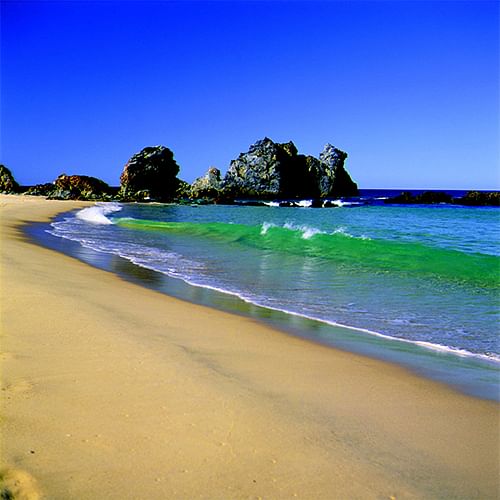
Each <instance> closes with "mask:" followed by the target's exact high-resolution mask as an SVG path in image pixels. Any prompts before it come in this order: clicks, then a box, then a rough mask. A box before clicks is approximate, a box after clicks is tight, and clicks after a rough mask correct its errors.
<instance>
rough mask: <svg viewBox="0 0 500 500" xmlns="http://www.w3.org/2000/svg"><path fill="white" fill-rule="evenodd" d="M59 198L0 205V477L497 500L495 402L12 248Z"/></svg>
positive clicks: (200, 490)
mask: <svg viewBox="0 0 500 500" xmlns="http://www.w3.org/2000/svg"><path fill="white" fill-rule="evenodd" d="M69 203H70V202H48V201H46V200H40V199H31V198H25V197H10V196H1V197H0V205H1V210H2V214H1V231H2V233H1V252H2V256H1V258H2V261H1V267H0V269H1V273H2V285H1V293H2V300H1V303H2V339H1V340H2V344H1V359H2V390H3V395H4V396H5V397H4V398H3V403H2V411H1V414H2V426H3V432H2V454H1V455H2V467H4V468H5V467H7V468H8V469H9V470H13V469H15V470H18V471H19V470H20V471H26V472H27V473H28V474H30V475H31V476H33V477H34V478H35V479H36V481H37V482H38V485H39V486H38V488H39V489H40V491H42V492H43V493H45V494H46V495H47V496H48V497H50V498H91V497H93V496H97V497H102V498H194V497H201V498H221V497H222V498H225V497H226V498H227V497H230V498H255V497H258V496H261V497H266V498H292V497H293V496H294V495H296V496H297V497H298V498H391V496H392V497H393V498H424V497H425V498H438V497H454V498H495V497H496V495H497V494H498V479H497V478H498V471H499V466H498V452H497V449H498V443H499V440H498V431H499V429H498V421H499V405H498V404H495V403H492V402H489V401H484V400H480V399H476V398H472V397H469V396H465V395H461V394H458V393H457V392H455V391H453V390H451V389H449V388H447V387H445V386H444V385H442V384H439V383H437V382H432V381H429V380H426V379H423V378H422V377H419V376H416V375H414V374H412V373H410V372H408V371H407V370H405V369H403V368H401V367H398V366H395V365H391V364H389V363H385V362H382V361H378V360H374V359H371V358H367V357H363V356H360V355H357V354H352V353H347V352H344V351H340V350H336V349H333V348H331V347H324V346H321V345H317V344H314V343H313V342H309V341H306V340H303V339H300V338H298V337H292V336H289V335H287V334H285V333H282V332H280V331H277V330H274V329H272V328H270V327H268V326H266V325H263V324H261V323H259V322H257V321H255V320H252V319H248V318H244V317H241V316H236V315H233V314H228V313H225V312H221V311H218V310H215V309H209V308H207V307H203V306H199V305H195V304H191V303H187V302H183V301H180V300H178V299H175V298H172V297H167V296H165V295H163V294H161V293H159V292H155V291H152V290H150V289H147V288H144V287H140V286H138V285H134V284H131V283H129V282H126V281H124V280H122V279H120V278H119V277H118V276H116V275H113V274H111V273H110V272H104V271H102V270H98V269H95V268H92V267H90V266H88V265H86V264H84V263H82V262H79V261H78V260H76V259H74V258H71V257H68V256H66V255H63V254H59V253H56V252H55V251H52V250H48V249H46V248H44V247H41V246H38V245H35V244H33V243H31V242H29V241H28V240H27V239H26V238H25V237H23V236H22V234H21V232H20V230H19V229H18V228H19V226H20V225H21V224H23V223H26V222H29V221H33V222H34V221H42V220H47V219H48V218H50V217H51V216H53V215H55V214H56V213H58V212H62V211H68V210H69ZM86 205H88V204H83V203H75V204H73V206H74V207H75V208H78V207H80V206H86ZM20 474H21V473H20ZM124 485H126V486H124ZM26 488H28V486H26Z"/></svg>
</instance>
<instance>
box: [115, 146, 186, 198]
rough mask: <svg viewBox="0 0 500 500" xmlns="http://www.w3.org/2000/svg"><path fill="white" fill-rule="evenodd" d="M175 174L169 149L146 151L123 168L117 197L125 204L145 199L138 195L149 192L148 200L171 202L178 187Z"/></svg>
mask: <svg viewBox="0 0 500 500" xmlns="http://www.w3.org/2000/svg"><path fill="white" fill-rule="evenodd" d="M178 173H179V165H177V163H176V161H175V160H174V153H172V151H171V150H170V149H168V148H166V147H165V146H152V147H146V148H144V149H143V150H142V151H140V152H139V153H137V154H135V155H134V156H132V158H130V160H129V161H128V162H127V164H126V165H125V167H124V169H123V172H122V174H121V176H120V183H121V189H120V196H121V197H122V199H124V200H138V199H144V198H143V197H142V198H141V197H138V196H137V193H141V192H143V191H148V192H149V196H150V198H151V199H154V200H158V201H171V200H173V199H174V198H175V197H176V192H177V189H178V187H179V180H178V179H177V174H178ZM141 196H143V195H142V194H141Z"/></svg>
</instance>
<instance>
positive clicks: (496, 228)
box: [46, 204, 500, 399]
mask: <svg viewBox="0 0 500 500" xmlns="http://www.w3.org/2000/svg"><path fill="white" fill-rule="evenodd" d="M499 222H500V211H499V210H498V209H496V208H466V207H457V206H441V205H440V206H418V207H410V206H384V205H382V206H380V205H378V206H373V205H369V206H361V205H356V206H351V207H342V208H332V209H309V208H283V207H281V208H278V207H250V206H243V207H242V206H214V205H210V206H203V207H191V206H176V205H116V204H106V205H101V206H97V207H92V208H90V209H85V210H83V211H80V212H79V213H77V214H70V215H68V214H66V215H65V216H63V217H61V218H59V219H58V220H57V221H55V222H54V223H52V226H51V227H50V228H49V229H48V231H49V232H50V234H51V235H55V236H58V237H60V238H63V239H66V240H71V241H73V242H75V243H77V246H78V247H80V248H85V249H87V250H89V251H91V253H93V254H94V255H97V254H101V256H102V255H108V256H119V257H121V258H123V259H126V260H127V261H129V262H130V263H133V264H134V265H135V266H140V267H141V268H143V269H149V270H151V271H155V272H156V273H160V275H163V276H166V277H170V278H176V279H178V280H181V281H182V282H184V283H185V284H188V285H190V286H186V285H184V286H185V288H186V289H195V290H198V291H201V290H203V289H204V290H206V291H208V293H212V294H214V293H215V294H218V295H221V296H226V297H228V296H233V297H236V300H235V301H233V305H232V306H229V309H231V308H233V309H234V308H236V309H238V306H235V304H236V303H237V302H238V301H239V302H241V301H244V303H246V304H247V306H248V307H247V310H246V311H244V312H245V313H248V314H254V315H257V316H260V317H265V316H266V313H263V312H262V310H261V309H260V308H259V307H256V306H262V307H263V308H265V309H264V310H265V311H280V312H279V313H276V312H274V313H272V314H267V316H268V319H269V320H271V321H275V322H277V323H280V324H284V323H287V325H286V328H288V329H289V330H293V331H294V333H297V334H300V335H303V336H306V337H309V338H312V339H314V340H317V341H320V342H323V343H326V344H330V345H335V346H337V347H342V348H345V349H349V350H355V351H357V352H363V353H365V354H370V355H375V356H378V357H383V358H384V359H390V360H392V361H396V362H399V363H402V364H405V365H407V366H410V367H411V368H412V369H414V370H417V371H420V372H423V373H426V374H428V375H430V376H432V377H434V378H438V379H439V380H445V381H447V382H448V383H453V384H455V385H456V384H458V385H459V386H460V387H461V388H463V389H464V390H466V391H467V392H471V393H474V394H476V395H480V396H483V397H488V398H493V399H498V375H499V371H498V370H499V367H500V349H499V343H498V324H499V323H498V319H499V318H498V315H499V309H500V308H499V281H500V280H499V276H500V257H499V253H500V248H499V241H500V238H499V236H500V234H499V233H500V224H499ZM46 237H48V236H46ZM96 252H97V254H96ZM70 253H71V252H70ZM154 274H155V273H154ZM181 288H182V287H181ZM183 294H184V296H185V295H186V293H185V292H182V293H180V295H181V296H183ZM187 295H190V292H189V293H188V294H187ZM194 295H196V293H195V294H194ZM198 295H199V293H198ZM188 298H189V299H190V300H195V301H198V300H196V298H194V299H192V298H191V297H188ZM217 300H218V299H217ZM217 300H216V302H217ZM202 302H203V301H202ZM221 302H225V300H224V299H221ZM226 306H227V304H226ZM241 309H242V310H243V309H245V308H244V307H243V308H241ZM255 310H258V311H260V312H258V313H256V312H255ZM280 318H281V319H280ZM310 319H313V320H315V321H309V320H310ZM336 325H344V326H347V327H349V329H347V330H346V329H339V328H335V326H336Z"/></svg>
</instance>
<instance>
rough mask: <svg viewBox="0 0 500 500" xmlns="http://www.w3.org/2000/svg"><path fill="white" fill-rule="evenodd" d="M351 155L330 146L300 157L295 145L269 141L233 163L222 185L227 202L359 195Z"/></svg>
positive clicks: (259, 142)
mask: <svg viewBox="0 0 500 500" xmlns="http://www.w3.org/2000/svg"><path fill="white" fill-rule="evenodd" d="M346 158H347V153H345V152H344V151H341V150H340V149H337V148H334V147H333V146H331V145H330V144H327V145H326V146H325V149H324V150H323V152H322V153H321V154H320V157H319V159H317V158H314V157H313V156H305V155H301V154H298V151H297V148H296V147H295V144H294V143H293V142H287V143H275V142H273V141H272V140H271V139H269V138H267V137H265V138H264V139H262V140H260V141H257V142H256V143H255V144H253V145H251V146H250V148H249V150H248V151H247V152H246V153H241V154H240V155H239V156H238V158H237V159H235V160H233V161H232V162H231V164H230V166H229V169H228V171H227V173H226V176H225V177H224V180H223V182H222V186H221V191H222V194H223V197H224V198H260V199H286V198H318V197H321V198H325V197H328V196H354V195H356V194H357V192H358V188H357V185H356V183H355V182H353V181H352V179H351V177H350V176H349V174H348V172H347V171H346V170H345V168H344V161H345V159H346Z"/></svg>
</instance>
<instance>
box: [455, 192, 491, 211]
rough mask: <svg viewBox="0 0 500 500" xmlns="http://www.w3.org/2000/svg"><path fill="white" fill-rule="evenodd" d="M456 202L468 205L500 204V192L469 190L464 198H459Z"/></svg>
mask: <svg viewBox="0 0 500 500" xmlns="http://www.w3.org/2000/svg"><path fill="white" fill-rule="evenodd" d="M455 203H457V204H460V205H468V206H487V205H489V206H495V207H498V206H500V192H498V191H492V192H485V191H469V192H468V193H467V194H466V195H465V196H463V197H462V198H457V199H456V200H455Z"/></svg>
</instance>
